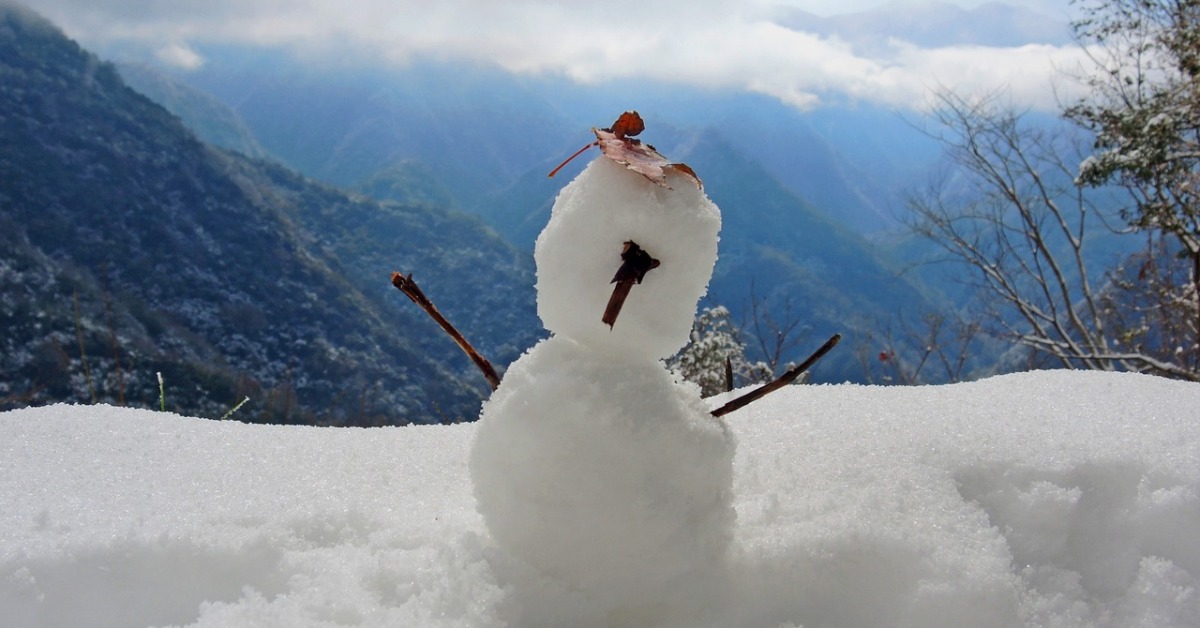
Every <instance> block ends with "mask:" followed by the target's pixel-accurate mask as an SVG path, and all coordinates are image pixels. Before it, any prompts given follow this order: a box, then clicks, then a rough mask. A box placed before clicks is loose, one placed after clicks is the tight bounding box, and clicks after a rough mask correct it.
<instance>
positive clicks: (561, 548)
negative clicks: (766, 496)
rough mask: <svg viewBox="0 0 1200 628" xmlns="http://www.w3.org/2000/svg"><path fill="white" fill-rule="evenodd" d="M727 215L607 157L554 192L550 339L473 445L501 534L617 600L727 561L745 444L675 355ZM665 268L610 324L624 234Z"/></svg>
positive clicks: (544, 303) (682, 183)
mask: <svg viewBox="0 0 1200 628" xmlns="http://www.w3.org/2000/svg"><path fill="white" fill-rule="evenodd" d="M719 230H720V212H719V210H718V209H717V207H716V205H715V204H713V203H712V202H711V201H710V200H709V199H708V198H707V197H706V196H705V195H704V193H703V191H702V190H700V189H699V186H698V185H697V184H696V182H695V181H693V180H691V179H689V178H687V177H685V176H683V175H680V174H677V173H674V172H671V173H669V174H668V179H667V185H666V186H663V185H658V184H655V183H653V182H651V181H649V180H647V179H646V178H645V177H643V176H641V175H639V174H637V173H635V172H633V171H630V170H628V169H626V168H625V167H623V166H622V165H620V164H618V163H616V162H614V161H612V160H610V159H605V158H600V159H597V160H595V161H593V162H592V163H591V164H590V165H589V166H588V167H587V168H586V169H585V170H584V172H583V173H581V174H580V175H579V176H578V177H576V179H575V180H574V181H572V182H571V183H570V184H569V185H568V186H567V187H566V188H564V189H563V191H562V192H561V193H560V194H559V197H558V198H557V199H556V201H555V205H554V209H553V211H552V215H551V218H550V222H549V223H548V224H547V226H546V228H545V230H544V231H543V232H542V234H541V235H540V236H539V238H538V241H537V246H536V249H535V260H536V262H537V268H538V271H537V272H538V285H537V291H538V314H539V316H540V317H541V318H542V321H543V323H544V324H545V326H546V328H547V329H548V330H549V331H550V332H551V334H552V335H551V337H550V338H548V339H547V340H544V341H542V342H541V343H539V344H538V345H537V346H535V347H534V348H533V349H531V350H530V351H529V352H527V353H526V354H525V355H524V356H522V357H521V358H520V359H519V360H517V361H516V362H515V363H514V364H512V365H511V366H510V367H509V369H508V371H507V372H506V373H505V376H504V380H503V382H502V384H501V385H500V387H499V388H498V389H497V390H496V392H495V393H494V394H493V395H492V397H491V398H490V399H489V400H488V401H487V402H486V403H485V405H484V408H483V411H482V414H481V416H480V421H479V425H478V430H477V432H476V438H475V442H474V443H473V447H472V452H471V460H470V467H471V474H472V481H473V484H474V488H475V497H476V500H477V506H478V510H479V512H480V514H481V515H482V516H483V518H484V520H485V522H486V523H487V526H488V529H489V531H490V532H491V534H492V537H493V538H494V540H495V542H496V544H497V545H498V546H499V547H501V548H502V549H504V550H506V551H507V552H509V553H510V554H511V555H513V556H515V557H517V558H520V559H521V560H523V561H525V562H527V563H528V564H530V565H531V566H533V567H534V568H536V569H537V570H539V571H541V572H542V573H544V574H546V575H548V576H550V577H553V578H555V579H557V580H559V581H562V582H564V583H565V584H567V585H568V586H570V587H572V588H574V589H577V590H579V591H581V592H583V593H585V594H587V595H589V596H591V597H593V598H596V599H598V600H600V601H603V602H605V603H607V604H610V605H614V606H615V607H622V606H624V607H629V606H638V605H645V604H653V603H656V601H657V600H660V599H661V598H662V597H663V596H664V595H666V593H665V592H666V591H668V590H670V589H671V588H672V587H673V586H674V585H675V584H677V583H678V582H679V581H680V580H681V579H685V578H687V577H688V574H692V573H694V572H696V571H697V570H712V569H714V568H715V567H718V566H719V565H721V564H723V562H724V558H725V556H726V554H727V552H728V549H729V545H730V543H731V540H732V535H733V525H734V519H735V514H734V510H733V507H732V503H731V501H732V476H733V452H734V441H733V438H732V435H731V434H730V432H729V430H728V429H727V427H726V426H725V425H724V424H723V423H722V422H721V421H720V420H719V419H716V418H714V417H712V416H711V414H710V412H709V410H708V408H707V406H706V404H705V403H704V402H703V400H702V399H701V398H700V395H699V389H698V388H697V387H696V386H694V385H692V384H690V383H686V382H680V381H678V380H677V379H676V377H675V376H674V375H673V374H672V373H670V372H669V371H668V370H667V369H666V367H665V366H664V364H663V362H662V360H663V359H664V358H666V357H668V356H670V355H671V354H673V353H675V352H676V351H678V350H679V349H680V348H681V347H682V346H683V345H684V344H686V342H687V340H688V337H689V333H690V330H691V326H692V320H693V318H694V315H695V311H696V304H697V302H698V300H699V299H700V297H701V296H703V294H704V292H705V290H706V289H707V285H708V280H709V278H710V276H711V274H712V269H713V265H714V264H715V262H716V248H717V234H718V232H719ZM628 241H632V242H636V243H637V245H639V246H640V247H641V248H642V249H644V250H645V251H647V252H648V253H650V254H651V255H652V256H653V257H654V258H656V259H658V260H659V261H660V262H661V265H660V266H658V267H656V268H654V269H653V270H650V271H649V272H648V273H647V274H646V275H645V277H644V279H643V281H642V283H641V284H639V285H635V286H633V288H632V290H631V292H630V294H629V296H628V298H627V300H626V302H625V305H624V307H623V309H622V310H621V313H620V316H619V318H618V319H617V321H616V322H615V324H614V325H613V326H612V327H611V328H610V327H609V326H608V325H605V324H604V323H603V322H601V313H602V312H603V311H604V309H605V305H606V303H607V300H608V298H609V296H610V294H611V292H612V286H611V284H610V280H611V279H612V277H613V274H614V271H615V270H616V269H617V267H618V266H619V265H620V264H621V257H620V253H621V251H622V246H623V244H624V243H625V242H628Z"/></svg>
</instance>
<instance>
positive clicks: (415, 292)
mask: <svg viewBox="0 0 1200 628" xmlns="http://www.w3.org/2000/svg"><path fill="white" fill-rule="evenodd" d="M392 285H393V286H396V289H397V290H399V291H400V292H403V293H404V296H406V297H408V298H409V299H411V300H412V302H413V303H416V304H417V305H419V306H421V309H423V310H425V313H426V314H428V315H429V317H430V318H432V319H433V320H434V321H435V322H436V323H437V324H438V325H440V326H441V327H442V329H443V330H445V332H446V333H447V334H449V335H450V337H451V338H453V339H454V342H455V343H457V344H458V347H459V348H460V349H462V350H463V352H464V353H466V354H467V357H469V358H471V361H472V362H474V363H475V366H477V367H479V370H480V371H482V372H483V377H484V378H485V379H487V381H488V385H490V386H491V387H492V390H496V389H497V388H499V387H500V376H499V375H497V374H496V369H494V368H492V363H491V362H488V361H487V359H486V358H484V357H483V356H482V355H479V352H478V351H476V350H475V347H472V346H471V343H469V342H467V339H466V338H464V337H463V335H462V334H461V333H459V331H458V330H457V329H455V328H454V325H451V324H450V321H448V320H446V317H445V316H442V313H441V312H439V311H438V309H437V307H435V306H434V305H433V302H432V301H430V300H429V297H427V296H425V293H424V292H422V291H421V288H420V287H418V286H417V282H415V281H413V278H412V274H411V273H410V274H409V275H407V276H405V275H402V274H400V273H392Z"/></svg>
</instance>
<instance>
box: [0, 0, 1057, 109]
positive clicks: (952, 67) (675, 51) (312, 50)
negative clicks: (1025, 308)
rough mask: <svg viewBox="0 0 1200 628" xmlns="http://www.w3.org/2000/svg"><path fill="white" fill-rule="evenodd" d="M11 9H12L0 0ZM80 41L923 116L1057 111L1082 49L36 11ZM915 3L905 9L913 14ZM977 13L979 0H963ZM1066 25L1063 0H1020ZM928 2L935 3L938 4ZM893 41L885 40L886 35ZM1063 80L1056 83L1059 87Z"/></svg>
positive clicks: (709, 18) (698, 7)
mask: <svg viewBox="0 0 1200 628" xmlns="http://www.w3.org/2000/svg"><path fill="white" fill-rule="evenodd" d="M0 1H4V0H0ZM25 3H26V4H27V5H29V6H30V7H31V8H33V9H34V10H36V11H38V12H40V13H42V14H43V15H45V16H46V17H48V18H50V19H51V20H53V21H54V22H56V23H57V24H58V25H59V26H61V27H62V28H63V29H64V30H65V31H66V32H67V34H68V35H70V36H72V37H75V38H76V39H78V40H80V41H81V42H82V43H83V44H84V45H91V46H102V45H106V44H119V43H131V42H132V43H137V44H139V45H142V46H146V47H148V48H149V49H151V50H154V51H156V52H157V54H158V56H159V58H160V59H161V60H163V61H164V62H168V63H172V64H174V65H177V66H181V67H188V66H196V65H199V64H202V63H203V62H204V58H203V55H202V52H201V51H202V49H203V46H204V45H206V44H218V43H252V44H260V45H267V46H279V47H286V48H291V49H295V50H299V51H303V52H305V53H306V54H308V55H310V57H311V58H325V59H336V60H340V61H342V62H352V61H353V60H355V59H363V58H367V59H371V60H375V61H383V62H389V63H404V62H405V61H407V60H409V59H411V58H414V57H416V56H434V57H438V58H449V59H455V58H458V59H470V60H477V61H486V62H492V63H496V64H498V65H500V66H502V67H504V68H506V69H508V70H511V71H514V72H540V73H557V74H562V75H565V76H568V77H571V78H572V79H575V80H578V81H585V82H599V81H610V80H620V79H625V78H646V79H652V80H663V81H671V82H676V83H686V84H691V85H702V86H708V87H717V88H730V89H739V90H747V91H753V92H759V93H763V94H767V95H770V96H773V97H776V98H779V99H780V100H782V101H784V102H788V103H790V104H793V105H796V106H798V107H807V106H813V105H816V104H818V103H819V102H820V101H821V100H822V98H827V97H829V96H830V95H832V94H837V95H838V96H839V97H849V98H852V99H863V100H870V101H874V102H881V103H886V104H892V105H900V106H919V105H920V104H921V103H922V102H924V101H925V100H926V99H927V96H928V92H929V89H930V88H932V87H938V86H953V87H955V88H957V89H959V90H960V91H986V90H994V89H998V88H1004V89H1008V90H1010V92H1011V94H1012V96H1013V98H1014V99H1015V100H1017V101H1019V102H1022V103H1025V104H1030V105H1035V106H1036V105H1047V106H1053V102H1054V98H1055V90H1056V89H1057V90H1059V92H1060V93H1059V95H1060V96H1061V95H1062V93H1061V92H1069V91H1070V88H1069V86H1063V85H1062V84H1061V82H1062V80H1063V76H1062V75H1063V71H1064V70H1070V69H1073V68H1075V67H1077V66H1078V65H1079V63H1080V62H1081V51H1079V50H1078V49H1077V48H1075V47H1074V46H1055V45H1049V44H1030V45H1026V46H1022V47H1019V48H1000V49H995V48H984V47H978V46H956V47H948V48H934V49H926V48H921V47H919V46H917V45H914V44H911V43H908V42H904V41H893V42H891V43H890V45H888V46H887V52H886V54H880V53H879V52H878V51H875V52H873V53H871V54H868V53H866V52H864V51H863V50H861V49H858V48H856V47H855V46H852V45H851V44H849V43H847V42H844V41H841V40H839V39H836V38H828V37H821V36H818V35H815V34H812V33H805V32H800V31H797V30H792V29H789V28H785V27H784V26H782V25H780V24H779V23H777V22H776V21H773V17H774V16H775V15H777V11H778V6H779V5H780V4H788V5H791V6H794V7H798V8H801V9H804V10H807V11H811V12H814V13H820V14H826V15H828V14H835V13H843V12H851V11H855V10H863V9H870V8H874V7H878V6H881V5H883V4H886V3H885V2H879V1H874V0H743V1H740V2H737V1H730V0H666V1H659V2H649V1H646V0H604V1H599V0H499V1H497V0H354V1H352V2H346V1H345V0H25ZM903 3H904V0H901V4H903ZM954 3H955V4H959V5H960V6H964V7H973V6H977V5H979V4H981V2H980V1H979V0H955V2H954ZM1011 3H1013V4H1022V5H1025V6H1033V7H1036V8H1038V9H1039V10H1041V11H1044V12H1046V13H1047V14H1049V15H1054V16H1059V17H1060V18H1061V17H1064V16H1065V15H1066V11H1067V4H1068V2H1067V0H1044V1H1034V0H1012V2H1011ZM926 4H928V3H926ZM882 36H883V35H881V37H882ZM1056 82H1057V83H1059V85H1057V86H1056V85H1055V84H1054V83H1056Z"/></svg>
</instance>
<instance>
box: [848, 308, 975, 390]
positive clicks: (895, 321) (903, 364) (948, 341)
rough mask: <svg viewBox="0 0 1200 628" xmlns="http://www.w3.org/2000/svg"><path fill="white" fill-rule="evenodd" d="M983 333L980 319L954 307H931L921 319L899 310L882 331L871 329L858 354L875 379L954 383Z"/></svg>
mask: <svg viewBox="0 0 1200 628" xmlns="http://www.w3.org/2000/svg"><path fill="white" fill-rule="evenodd" d="M980 334H981V324H980V322H979V321H978V320H964V319H962V318H961V317H959V316H957V314H954V313H947V312H927V313H925V314H924V315H922V316H921V317H920V320H919V322H917V323H909V322H908V321H907V320H906V319H905V318H904V315H903V314H897V315H896V316H895V317H894V318H892V319H889V320H888V322H887V323H886V324H884V325H882V327H881V331H879V332H878V333H875V332H871V333H868V334H867V335H866V337H865V338H863V341H862V342H861V343H860V344H859V347H858V350H857V351H856V355H857V357H858V361H859V364H860V366H861V367H862V372H863V376H864V377H865V378H866V380H867V382H869V383H884V384H903V385H906V386H916V385H920V384H947V383H954V382H959V381H962V380H963V379H964V378H965V377H966V375H967V373H966V370H967V365H968V363H969V361H970V358H971V355H972V351H974V350H978V347H977V346H976V345H978V344H979V343H978V341H979V340H980Z"/></svg>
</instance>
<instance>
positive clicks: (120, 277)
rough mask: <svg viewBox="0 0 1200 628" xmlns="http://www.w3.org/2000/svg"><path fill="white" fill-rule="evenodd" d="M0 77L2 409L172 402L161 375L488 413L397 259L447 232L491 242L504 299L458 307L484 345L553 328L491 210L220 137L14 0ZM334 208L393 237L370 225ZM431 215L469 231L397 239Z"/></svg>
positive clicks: (492, 285) (388, 415) (184, 397)
mask: <svg viewBox="0 0 1200 628" xmlns="http://www.w3.org/2000/svg"><path fill="white" fill-rule="evenodd" d="M0 76H3V80H0V222H2V223H4V226H5V227H6V228H5V229H4V236H3V237H4V239H5V241H6V244H7V245H9V246H5V247H4V249H3V251H4V253H3V254H0V277H3V279H4V290H3V292H4V296H5V298H4V301H3V308H2V309H0V319H3V322H4V325H5V328H6V329H7V330H11V331H10V333H8V334H6V337H5V339H4V343H5V346H4V351H3V353H4V356H3V358H0V372H3V374H4V377H3V389H2V390H0V399H3V403H4V405H5V407H8V406H13V405H29V404H42V403H49V402H55V401H74V402H85V401H86V402H91V401H106V402H110V403H136V404H145V405H157V404H156V403H155V402H156V401H157V400H158V394H159V388H158V383H157V381H156V376H155V374H156V373H162V375H163V379H164V380H165V390H166V403H167V406H168V407H169V408H170V409H173V410H177V411H183V412H186V413H193V414H196V415H198V416H208V417H217V416H221V415H222V414H223V413H224V412H226V411H227V410H229V409H230V408H231V407H233V406H234V405H235V404H236V403H237V402H238V401H239V400H240V399H241V398H242V397H243V396H249V397H251V401H250V403H248V404H247V405H246V406H245V407H244V408H242V409H241V410H239V412H238V413H237V415H236V417H237V418H240V419H243V420H253V421H269V422H286V423H295V422H301V423H320V424H331V425H351V424H353V425H373V424H393V423H411V422H419V423H426V422H436V421H439V420H446V421H450V420H464V419H473V418H474V417H475V415H476V414H477V412H478V405H479V402H480V400H481V399H482V397H483V395H485V394H486V387H485V386H483V385H482V380H481V378H478V375H477V374H472V373H470V366H469V364H464V363H465V362H466V360H465V359H464V358H463V357H462V356H461V354H459V353H458V352H457V349H456V348H454V347H453V343H451V342H449V341H448V340H446V339H444V338H440V337H438V336H437V333H438V332H436V331H434V330H435V329H436V328H435V326H433V324H432V323H431V322H430V321H428V320H426V319H425V318H424V315H423V314H422V313H420V312H418V311H415V308H412V307H411V304H407V305H404V304H402V303H401V302H400V300H401V299H403V297H401V296H400V295H398V294H394V293H396V291H395V290H394V289H393V288H392V287H391V286H390V285H389V284H388V276H387V275H388V272H389V271H391V270H404V269H403V268H395V267H393V266H394V265H409V268H408V270H411V271H414V272H417V273H418V276H420V274H421V272H422V271H423V269H425V268H442V267H446V266H447V265H445V264H441V263H440V260H441V259H442V258H443V257H444V256H445V251H443V250H441V249H440V248H439V247H441V248H445V247H447V246H450V247H462V248H463V249H464V250H469V251H475V257H476V258H480V259H484V260H486V263H482V264H479V265H478V267H474V268H472V269H470V270H471V271H473V273H474V277H473V278H468V279H467V281H468V283H470V282H474V284H476V285H480V286H488V287H489V290H490V291H491V292H492V293H496V294H499V295H502V296H505V297H507V298H504V299H491V300H483V302H482V303H471V302H469V300H466V301H465V302H462V303H454V302H450V303H447V305H446V309H447V310H448V311H451V312H456V313H458V314H460V315H462V318H463V319H464V320H466V321H467V322H468V323H473V322H479V321H491V322H492V323H493V325H492V327H493V333H491V334H483V336H484V338H483V340H482V341H481V342H480V344H481V345H483V346H485V347H488V348H490V349H493V350H496V351H497V352H499V353H501V354H507V355H515V354H517V353H519V351H520V350H523V349H524V345H525V344H527V343H529V342H532V339H533V338H535V337H536V334H537V329H538V327H537V323H536V318H535V317H534V316H533V315H532V309H533V308H532V303H529V304H527V305H526V304H524V300H525V296H524V295H522V294H521V286H523V285H526V284H531V283H532V279H531V277H532V275H531V270H530V267H529V265H528V264H525V265H523V262H522V261H521V260H522V258H521V256H520V255H519V254H518V253H516V252H515V251H514V250H512V249H511V247H508V246H507V245H505V244H503V243H501V242H500V241H499V240H498V239H497V238H495V236H494V235H492V234H490V232H489V231H488V230H487V229H486V228H484V227H483V226H482V225H480V224H479V223H478V221H477V220H475V219H470V218H467V217H465V216H462V215H460V214H450V213H445V212H439V211H436V210H433V209H430V208H428V207H420V206H402V205H398V204H392V205H381V204H379V203H376V202H373V201H368V200H367V199H365V198H358V199H356V198H352V197H350V196H347V195H345V194H344V193H340V192H338V191H335V190H333V189H332V188H329V187H327V186H323V185H318V184H316V183H315V182H313V181H311V180H308V179H305V178H304V177H301V176H300V175H296V174H294V173H290V172H288V171H286V170H284V169H283V168H281V167H279V166H276V165H273V164H269V163H266V162H259V161H253V160H250V159H248V158H245V157H242V156H239V155H236V154H232V153H226V152H222V151H220V150H218V149H214V148H212V147H210V146H207V145H205V144H203V143H201V142H200V141H198V140H197V139H196V138H195V137H194V136H193V135H192V134H191V133H190V132H189V131H187V130H186V129H185V128H184V127H183V125H182V124H181V123H180V121H179V119H178V118H176V117H174V116H173V115H171V114H169V113H168V112H167V111H166V110H164V109H163V108H161V107H160V106H159V105H157V104H155V103H153V102H151V101H150V100H149V99H147V98H146V97H144V96H142V95H141V94H138V93H137V92H135V91H133V90H132V89H130V88H128V87H127V86H126V85H125V84H124V82H123V81H122V80H121V78H120V76H119V75H118V73H117V71H116V70H115V68H114V67H113V66H112V65H111V64H107V63H105V62H102V61H100V60H99V59H98V58H96V57H95V56H94V55H92V54H90V53H88V52H86V51H84V50H83V49H82V48H80V47H79V46H78V45H77V44H75V43H74V42H72V41H70V40H69V39H67V38H66V37H65V36H63V35H62V33H61V32H60V31H58V30H57V28H56V27H54V26H53V25H52V24H51V23H49V22H48V21H46V20H44V19H42V18H40V17H39V16H37V15H36V14H34V13H33V12H31V11H28V10H25V9H22V8H19V7H12V6H8V5H0ZM322 210H325V211H326V212H327V214H326V215H324V216H322V215H321V214H320V212H321V211H322ZM337 211H342V212H346V213H351V212H353V213H354V215H355V216H356V217H357V218H358V219H360V220H364V221H365V220H367V219H370V220H372V221H374V222H373V224H375V225H376V227H377V229H378V230H382V229H383V227H384V226H389V225H390V227H388V228H390V229H391V231H390V232H388V233H390V234H391V236H392V237H390V238H387V239H384V238H380V237H376V238H374V239H372V238H361V237H360V238H357V239H356V238H355V237H354V231H355V229H356V228H357V227H356V226H355V225H352V224H347V223H346V222H341V221H337V220H333V219H331V218H330V216H331V215H332V214H331V213H330V212H337ZM434 218H437V219H438V220H442V221H443V223H444V225H451V226H452V230H454V231H455V232H456V235H459V236H467V237H468V241H466V242H463V243H458V242H454V243H453V244H447V242H448V240H446V239H445V238H438V239H434V240H426V241H419V238H401V237H399V236H400V235H403V234H405V233H411V234H419V235H420V237H421V238H429V237H430V236H431V234H433V233H434V232H433V231H419V230H416V229H414V228H413V227H412V225H420V224H422V223H423V222H426V221H428V220H432V219H434ZM447 230H451V229H449V228H443V229H442V230H441V231H447ZM351 242H357V244H358V246H357V248H356V247H352V246H349V244H348V243H351ZM472 245H474V246H475V247H476V248H475V249H472V248H471V247H472ZM489 250H490V251H493V252H492V253H484V251H489ZM454 254H455V256H457V257H460V258H461V257H464V255H463V254H462V251H459V250H457V248H456V249H455V251H454ZM454 270H463V269H454V268H451V269H450V270H448V271H446V272H447V273H450V272H452V271H454ZM430 274H431V275H433V274H434V273H430ZM464 274H466V273H465V271H464ZM446 276H452V275H449V274H447V275H446ZM441 281H448V280H444V279H440V278H439V279H438V282H441ZM428 289H429V291H430V292H431V293H435V292H436V287H435V285H429V286H428ZM511 304H516V306H515V307H509V306H510V305H511ZM464 328H465V329H466V331H467V332H468V333H470V331H471V329H470V327H467V326H464ZM435 339H436V340H443V341H444V342H443V343H440V345H439V343H436V342H434V340H435ZM505 347H507V348H505ZM500 364H503V362H500Z"/></svg>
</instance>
